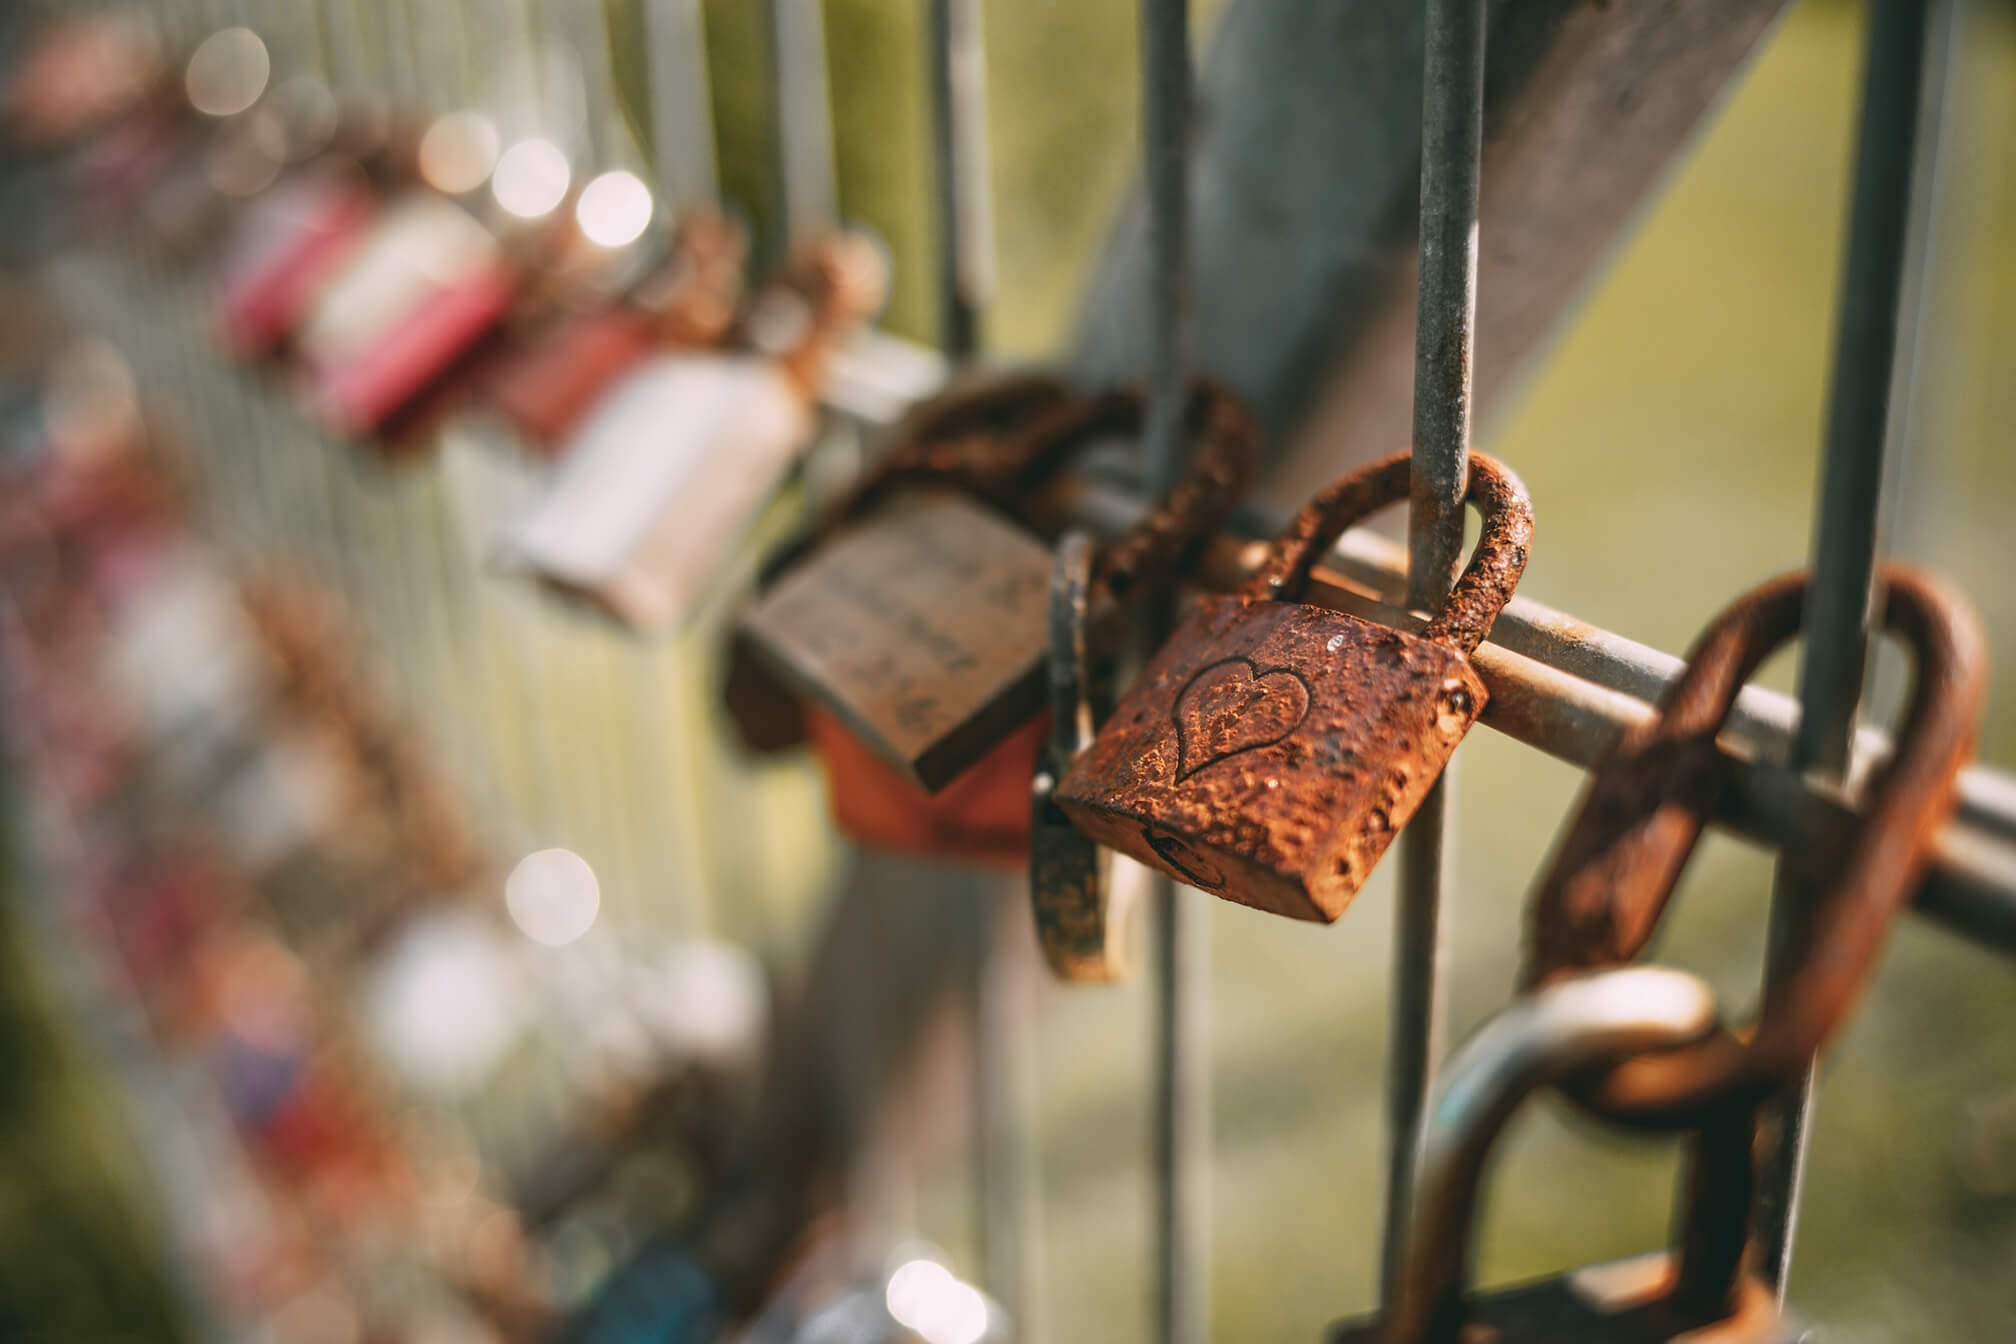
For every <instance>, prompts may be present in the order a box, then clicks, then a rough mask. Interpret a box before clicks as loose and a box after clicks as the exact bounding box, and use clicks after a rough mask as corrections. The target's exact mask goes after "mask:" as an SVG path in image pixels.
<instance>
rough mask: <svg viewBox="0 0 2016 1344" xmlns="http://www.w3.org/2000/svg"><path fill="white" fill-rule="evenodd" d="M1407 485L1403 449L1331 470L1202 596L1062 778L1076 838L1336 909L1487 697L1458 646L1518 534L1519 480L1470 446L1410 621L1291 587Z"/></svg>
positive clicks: (1254, 897)
mask: <svg viewBox="0 0 2016 1344" xmlns="http://www.w3.org/2000/svg"><path fill="white" fill-rule="evenodd" d="M1408 479H1409V461H1408V455H1407V454H1404V453H1402V454H1396V455H1395V456H1393V457H1390V458H1387V459H1386V460H1385V461H1383V462H1379V463H1375V464H1374V465H1372V466H1370V467H1367V468H1365V469H1364V470H1363V471H1360V472H1357V473H1354V474H1353V475H1351V476H1349V477H1346V478H1345V479H1343V480H1341V481H1338V482H1336V483H1335V484H1334V485H1332V486H1331V488H1330V489H1328V490H1326V491H1324V492H1323V493H1322V494H1321V495H1319V496H1318V497H1317V498H1316V499H1315V500H1313V501H1311V503H1310V504H1309V505H1308V507H1306V508H1305V509H1304V510H1303V511H1302V512H1301V513H1300V514H1298V515H1297V516H1296V518H1295V519H1294V521H1292V522H1291V523H1290V524H1289V526H1288V528H1287V529H1286V530H1285V531H1284V532H1283V533H1282V535H1281V537H1280V538H1279V540H1278V541H1277V542H1276V544H1275V546H1274V547H1273V548H1272V549H1271V550H1270V551H1269V552H1268V555H1267V558H1266V560H1265V562H1264V563H1263V564H1262V565H1261V567H1260V568H1259V569H1258V570H1257V571H1256V572H1255V573H1254V575H1253V577H1252V578H1251V579H1249V580H1248V581H1247V583H1246V585H1245V587H1244V588H1243V589H1242V590H1241V592H1240V593H1239V595H1238V596H1236V597H1230V598H1225V597H1207V598H1204V599H1202V600H1201V601H1199V602H1198V604H1197V605H1196V607H1195V608H1194V609H1193V610H1192V612H1191V613H1190V615H1189V617H1188V618H1187V619H1186V620H1185V622H1184V624H1183V625H1182V627H1181V628H1179V629H1178V631H1177V632H1176V634H1175V636H1174V637H1172V638H1171V639H1170V640H1169V642H1168V643H1167V644H1166V645H1165V646H1164V647H1163V649H1162V651H1161V652H1160V653H1159V654H1158V655H1157V656H1156V658H1155V659H1154V660H1153V661H1152V662H1151V664H1150V665H1149V667H1148V668H1147V670H1146V671H1145V672H1144V673H1143V674H1142V676H1141V677H1140V679H1139V680H1138V681H1137V682H1136V683H1135V685H1134V687H1133V688H1132V689H1131V690H1130V691H1129V692H1128V694H1127V696H1126V698H1125V699H1124V700H1123V701H1122V703H1121V705H1120V707H1119V709H1118V710H1117V711H1116V712H1115V714H1114V716H1113V719H1112V720H1111V721H1110V722H1109V723H1108V725H1107V726H1106V727H1105V728H1104V729H1103V730H1102V731H1101V732H1100V734H1099V736H1098V738H1097V740H1096V741H1095V742H1094V744H1093V746H1092V748H1091V749H1090V750H1089V751H1088V752H1087V753H1086V754H1085V756H1084V757H1083V759H1082V760H1081V761H1080V762H1079V763H1078V764H1077V765H1076V766H1074V767H1073V769H1072V770H1071V771H1070V773H1069V774H1068V775H1067V776H1066V777H1065V779H1064V781H1063V783H1062V784H1061V785H1060V786H1059V787H1058V790H1057V795H1056V798H1057V803H1058V805H1059V806H1061V807H1062V808H1063V809H1064V810H1065V812H1066V813H1067V814H1068V815H1070V816H1071V818H1072V819H1073V820H1074V821H1076V822H1077V823H1078V824H1079V825H1080V826H1081V827H1082V828H1083V829H1084V830H1085V831H1086V833H1087V834H1089V835H1092V836H1093V837H1095V838H1096V839H1098V840H1100V841H1101V842H1102V843H1104V844H1107V845H1109V846H1111V847H1112V848H1114V849H1117V850H1119V851H1121V852H1122V853H1126V854H1130V855H1133V856H1134V857H1135V858H1137V859H1139V860H1140V861H1141V862H1143V863H1145V864H1148V865H1149V866H1151V867H1153V868H1156V869H1157V870H1159V871H1161V872H1165V873H1168V874H1170V875H1171V876H1173V877H1175V878H1177V879H1178V880H1180V881H1183V882H1187V883H1189V884H1191V885H1193V886H1196V887H1200V888H1202V889H1203V890H1206V891H1209V892H1212V893H1213V894H1215V895H1219V896H1223V897H1225V898H1226V899H1228V900H1233V901H1238V902H1240V903H1241V904H1245V905H1251V906H1255V907H1256V908H1259V909H1262V910H1269V911H1272V912H1273V913H1276V914H1281V915H1286V916H1288V917H1290V918H1295V919H1309V920H1324V921H1327V920H1334V919H1336V918H1337V917H1338V916H1339V915H1341V914H1342V913H1343V912H1344V909H1345V907H1346V906H1348V905H1349V904H1350V901H1351V898H1352V897H1353V896H1354V895H1355V894H1356V893H1357V891H1358V888H1359V887H1360V886H1361V885H1362V884H1363V882H1364V880H1365V876H1366V874H1367V873H1369V871H1370V870H1371V868H1372V866H1373V864H1375V863H1376V862H1377V861H1378V859H1379V857H1380V856H1381V855H1382V854H1384V853H1385V851H1386V847H1387V846H1388V845H1389V844H1390V843H1391V842H1392V838H1393V836H1394V835H1395V834H1396V833H1397V832H1398V831H1399V830H1400V828H1401V827H1403V826H1404V825H1405V824H1406V821H1407V818H1408V817H1409V816H1411V815H1412V814H1413V811H1414V809H1415V807H1416V806H1418V805H1419V803H1420V801H1421V799H1422V797H1423V796H1425V795H1426V793H1427V791H1428V790H1429V788H1431V787H1432V786H1433V784H1434V781H1435V778H1436V776H1437V775H1438V774H1439V773H1440V771H1441V769H1442V767H1443V766H1444V765H1445V764H1446V763H1447V762H1448V759H1449V757H1450V755H1451V754H1452V753H1453V752H1454V751H1455V749H1456V744H1457V743H1458V742H1460V741H1461V740H1462V738H1463V735H1464V733H1465V732H1467V731H1468V730H1469V727H1470V724H1471V723H1472V722H1473V721H1474V720H1475V719H1476V717H1477V714H1478V711H1479V710H1480V709H1481V708H1482V707H1483V705H1484V702H1485V700H1486V698H1487V693H1486V691H1485V689H1484V683H1483V681H1482V680H1481V679H1480V678H1479V677H1478V676H1477V674H1476V672H1475V671H1474V670H1473V669H1472V668H1471V667H1470V664H1469V661H1468V659H1467V657H1466V654H1467V653H1468V651H1469V650H1470V649H1473V648H1475V647H1476V645H1477V643H1478V641H1480V640H1481V639H1482V638H1483V637H1484V635H1485V634H1486V632H1487V631H1488V630H1489V628H1490V624H1491V620H1492V619H1493V617H1495V616H1496V614H1497V612H1498V609H1499V608H1500V607H1502V606H1503V604H1504V602H1505V599H1506V598H1507V597H1508V596H1509V595H1510V594H1511V591H1512V587H1513V585H1514V584H1516V583H1517V582H1518V578H1519V574H1520V572H1521V571H1522V570H1523V569H1524V567H1525V563H1526V551H1527V544H1528V542H1529V540H1530V538H1531V535H1532V508H1531V505H1530V503H1529V502H1528V501H1527V499H1526V496H1525V491H1524V488H1523V487H1522V486H1521V485H1520V484H1519V481H1518V478H1517V477H1515V476H1513V475H1512V473H1511V472H1510V471H1508V470H1506V469H1505V468H1504V467H1503V466H1502V465H1501V464H1499V463H1497V462H1495V461H1493V460H1492V459H1490V458H1487V457H1484V456H1482V455H1478V456H1477V457H1476V459H1475V460H1474V462H1473V463H1472V470H1471V482H1472V483H1471V486H1470V491H1471V497H1472V499H1474V500H1476V501H1477V502H1479V503H1480V504H1481V505H1482V506H1483V507H1484V508H1485V510H1486V516H1485V524H1484V534H1483V539H1482V540H1481V542H1480V543H1479V545H1478V548H1477V553H1476V555H1475V556H1473V558H1472V559H1471V562H1470V564H1469V566H1468V567H1467V568H1466V569H1465V571H1464V573H1463V577H1462V578H1461V579H1460V580H1459V581H1458V583H1457V585H1456V589H1455V591H1454V593H1453V594H1452V595H1451V597H1450V599H1449V601H1448V602H1447V603H1446V604H1445V605H1444V607H1443V608H1442V610H1441V611H1440V612H1438V613H1436V614H1435V615H1434V616H1433V617H1432V618H1431V619H1430V620H1429V622H1428V624H1427V625H1426V626H1425V627H1424V628H1423V629H1422V632H1421V634H1420V635H1413V634H1409V633H1404V632H1402V631H1399V630H1395V629H1391V628H1387V627H1383V626H1376V625H1372V624H1370V623H1368V622H1365V621H1361V620H1358V619H1356V618H1355V617H1350V616H1345V615H1341V614H1339V613H1336V612H1331V611H1327V610H1324V609H1322V608H1317V607H1310V606H1305V605H1302V604H1300V603H1299V602H1297V601H1295V600H1293V599H1295V598H1296V597H1299V595H1300V594H1301V592H1302V590H1303V589H1304V588H1305V587H1306V586H1307V584H1308V581H1309V573H1310V570H1311V568H1312V567H1313V565H1314V563H1315V561H1316V558H1317V557H1318V556H1319V555H1320V554H1321V553H1322V551H1323V550H1325V549H1327V547H1328V546H1329V544H1330V543H1331V542H1332V541H1334V540H1335V538H1336V537H1337V535H1338V534H1339V533H1341V532H1342V531H1343V530H1344V529H1345V528H1346V527H1348V526H1350V525H1351V524H1352V523H1353V522H1356V521H1358V520H1359V519H1361V518H1363V517H1364V516H1365V515H1367V514H1369V513H1370V512H1372V511H1373V510H1374V509H1376V508H1378V507H1379V506H1380V505H1382V504H1385V503H1389V502H1392V501H1394V500H1397V499H1399V498H1402V497H1404V496H1405V494H1406V491H1407V484H1408ZM1270 598H1285V599H1289V600H1270Z"/></svg>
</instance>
